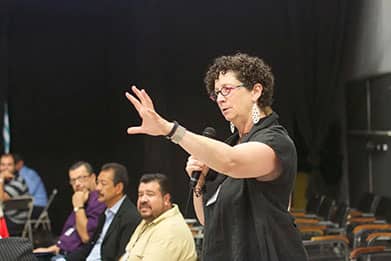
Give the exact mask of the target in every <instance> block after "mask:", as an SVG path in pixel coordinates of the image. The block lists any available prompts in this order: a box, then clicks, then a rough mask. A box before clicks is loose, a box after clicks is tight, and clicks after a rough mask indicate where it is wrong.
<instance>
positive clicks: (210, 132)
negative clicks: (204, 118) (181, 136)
mask: <svg viewBox="0 0 391 261" xmlns="http://www.w3.org/2000/svg"><path fill="white" fill-rule="evenodd" d="M202 135H203V136H205V137H208V138H211V139H214V138H215V137H216V130H215V129H214V128H212V127H206V128H205V129H204V131H203V132H202ZM200 176H201V171H193V172H192V173H191V178H190V187H191V188H192V189H194V187H195V186H196V185H197V182H198V180H199V179H200Z"/></svg>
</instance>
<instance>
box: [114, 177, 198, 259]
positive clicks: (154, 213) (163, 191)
mask: <svg viewBox="0 0 391 261" xmlns="http://www.w3.org/2000/svg"><path fill="white" fill-rule="evenodd" d="M137 208H138V211H139V212H140V215H141V217H142V218H143V221H141V223H140V224H139V225H138V227H137V228H136V231H135V232H134V233H133V235H132V237H131V238H130V241H129V243H128V245H127V246H126V253H125V255H123V256H122V258H121V259H120V260H121V261H125V260H128V261H136V260H143V261H155V260H159V261H176V260H177V261H192V260H197V255H196V250H195V244H194V239H193V236H192V234H191V232H190V229H189V227H188V226H187V224H186V222H185V220H184V218H183V216H182V214H181V213H180V211H179V209H178V206H177V205H175V204H172V203H171V195H170V191H169V187H168V180H167V177H166V176H165V175H163V174H145V175H143V176H142V177H141V179H140V185H139V188H138V200H137Z"/></svg>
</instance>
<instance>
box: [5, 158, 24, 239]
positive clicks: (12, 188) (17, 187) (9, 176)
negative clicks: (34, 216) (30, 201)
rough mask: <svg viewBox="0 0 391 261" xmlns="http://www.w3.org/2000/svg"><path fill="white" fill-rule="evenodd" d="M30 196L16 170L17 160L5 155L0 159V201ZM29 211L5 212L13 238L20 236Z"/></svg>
mask: <svg viewBox="0 0 391 261" xmlns="http://www.w3.org/2000/svg"><path fill="white" fill-rule="evenodd" d="M24 195H28V188H27V185H26V182H25V180H24V179H23V177H22V176H20V175H19V173H18V172H17V171H16V169H15V159H14V156H13V155H12V154H3V155H2V156H1V158H0V201H2V202H4V201H7V200H9V199H11V198H14V197H20V196H24ZM27 214H28V213H27V211H21V210H6V211H4V216H5V220H6V223H7V227H8V231H9V233H10V235H11V236H18V235H20V233H21V232H22V230H23V227H24V223H25V222H26V220H27Z"/></svg>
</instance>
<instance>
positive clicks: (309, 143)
mask: <svg viewBox="0 0 391 261" xmlns="http://www.w3.org/2000/svg"><path fill="white" fill-rule="evenodd" d="M355 4H356V5H358V2H357V3H355ZM353 7H354V5H353V3H352V2H351V1H331V2H322V1H305V2H301V3H299V4H298V5H294V6H293V8H292V10H293V12H294V13H296V12H297V13H300V14H301V15H299V16H295V15H292V16H293V17H296V18H297V17H299V19H295V20H294V21H292V24H296V25H297V28H298V32H299V34H298V36H299V37H296V38H297V41H296V43H297V44H298V46H297V50H298V59H297V60H298V66H297V71H298V79H299V82H300V85H299V86H298V89H297V92H298V95H299V102H298V104H297V109H296V110H295V116H294V119H295V126H296V131H297V132H296V133H295V134H296V135H297V136H300V137H301V141H302V143H301V144H300V145H299V146H300V147H301V148H300V149H301V151H300V152H302V153H301V154H300V157H301V159H300V160H301V163H302V166H301V167H302V168H303V169H305V170H306V171H308V172H309V173H310V174H311V176H310V187H309V191H308V194H312V193H323V194H328V195H329V196H332V197H337V196H338V195H337V192H338V190H339V188H338V186H337V185H339V182H340V181H341V177H342V160H343V157H342V145H341V144H342V126H343V122H342V121H343V110H342V99H341V95H342V94H343V91H342V90H343V84H344V83H343V80H344V75H343V72H344V65H345V64H344V60H343V58H344V51H345V48H346V47H347V46H346V43H347V41H346V39H347V35H348V28H349V27H348V26H349V23H348V22H349V15H350V14H351V13H350V10H351V9H352V8H353ZM330 16H331V17H330ZM342 191H343V190H342Z"/></svg>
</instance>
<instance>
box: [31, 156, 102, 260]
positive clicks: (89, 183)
mask: <svg viewBox="0 0 391 261" xmlns="http://www.w3.org/2000/svg"><path fill="white" fill-rule="evenodd" d="M95 179H96V177H95V174H94V173H93V170H92V167H91V165H90V164H89V163H87V162H84V161H79V162H77V163H75V164H73V165H72V166H71V167H70V168H69V183H70V184H71V186H72V188H73V190H74V193H73V196H72V205H73V212H72V213H71V214H70V215H69V217H68V219H67V220H66V222H65V224H64V227H63V230H62V233H61V236H60V238H59V240H58V242H57V244H55V245H52V246H49V247H43V248H37V249H35V250H34V252H35V253H43V252H51V253H53V254H59V253H61V254H65V255H67V254H68V253H71V252H73V251H75V250H77V249H79V248H80V247H82V246H83V244H85V243H87V242H88V241H89V240H90V238H91V236H92V235H93V233H94V232H95V230H96V227H97V225H98V218H99V215H100V214H102V213H103V211H104V209H105V205H104V204H103V203H101V202H99V201H98V192H97V191H96V190H95V187H96V181H95Z"/></svg>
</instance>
